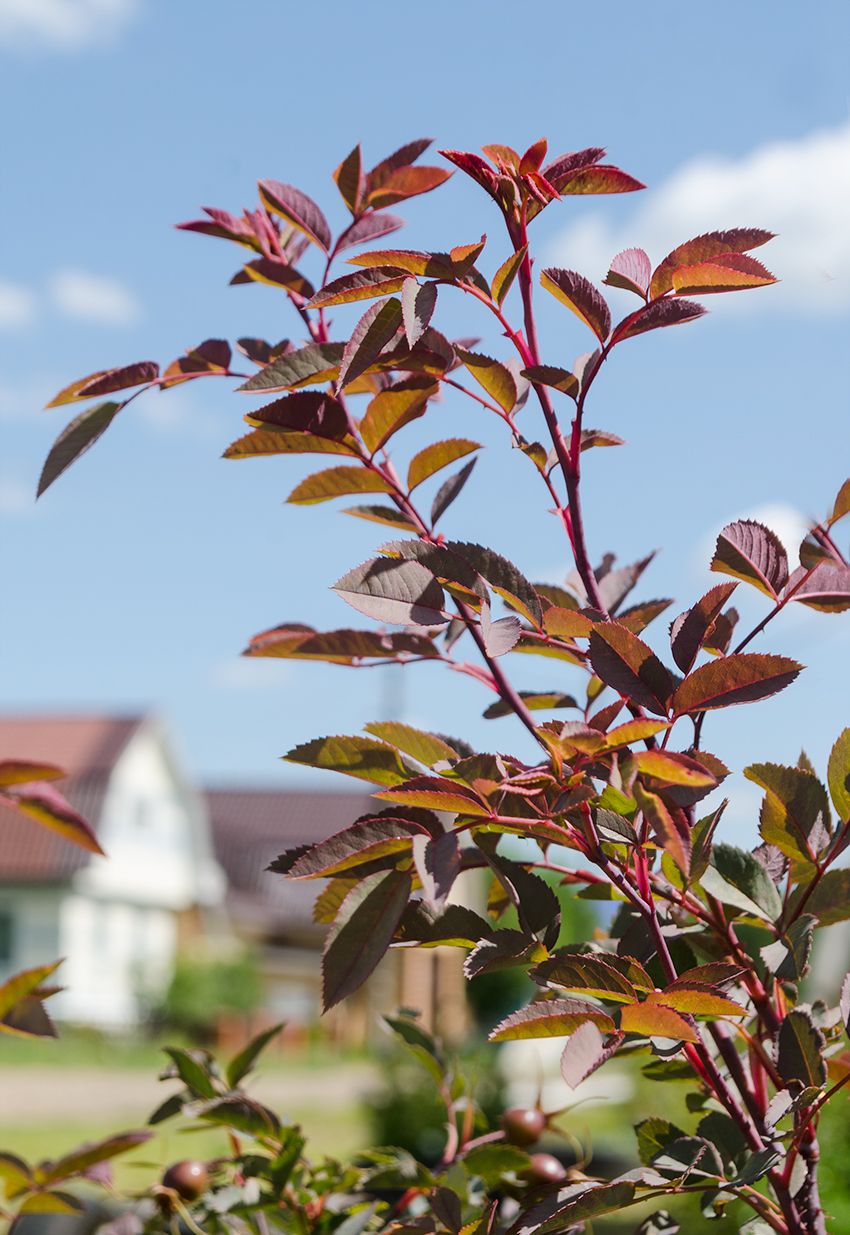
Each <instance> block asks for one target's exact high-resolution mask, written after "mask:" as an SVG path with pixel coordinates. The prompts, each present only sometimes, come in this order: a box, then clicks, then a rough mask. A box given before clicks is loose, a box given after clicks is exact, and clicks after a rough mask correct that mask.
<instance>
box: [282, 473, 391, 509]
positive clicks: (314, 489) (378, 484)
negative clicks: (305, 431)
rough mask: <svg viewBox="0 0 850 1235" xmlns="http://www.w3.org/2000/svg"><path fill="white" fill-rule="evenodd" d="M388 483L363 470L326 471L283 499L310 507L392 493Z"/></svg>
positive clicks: (299, 485)
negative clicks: (357, 496)
mask: <svg viewBox="0 0 850 1235" xmlns="http://www.w3.org/2000/svg"><path fill="white" fill-rule="evenodd" d="M392 491H393V487H392V485H391V484H390V482H389V481H388V480H385V479H384V477H383V476H380V475H379V474H378V473H377V472H373V471H372V470H371V469H370V468H365V467H329V468H327V469H326V470H325V471H323V472H314V473H313V475H312V476H308V477H307V478H306V479H305V480H302V481H301V483H300V484H298V485H296V486H295V488H294V489H293V490H292V492H291V493H290V495H289V497H288V498H287V499H286V500H287V502H289V503H290V504H291V505H293V506H312V505H314V504H315V503H316V502H327V501H329V499H330V498H333V497H341V496H342V495H343V494H346V493H392Z"/></svg>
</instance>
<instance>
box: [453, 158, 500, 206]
mask: <svg viewBox="0 0 850 1235" xmlns="http://www.w3.org/2000/svg"><path fill="white" fill-rule="evenodd" d="M438 153H439V154H441V155H442V156H443V158H444V159H448V160H449V162H450V163H454V165H455V167H459V168H460V170H461V171H462V172H466V174H467V176H471V177H472V179H473V180H475V181H476V182H477V183H478V184H480V185H481V188H482V189H485V190H486V191H487V192H488V193H489V194H490V196H491V197H493V198H495V199H496V200H497V201H498V191H499V180H498V177H497V176H496V175H494V173H493V171H492V170H491V168H490V167H488V165H487V164H486V163H485V162H484V160H483V159H482V158H481V156H480V155H478V154H471V153H469V152H468V151H466V150H440V151H438Z"/></svg>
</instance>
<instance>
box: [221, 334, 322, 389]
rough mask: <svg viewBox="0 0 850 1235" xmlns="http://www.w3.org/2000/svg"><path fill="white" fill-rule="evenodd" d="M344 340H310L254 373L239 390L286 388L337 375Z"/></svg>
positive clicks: (317, 381)
mask: <svg viewBox="0 0 850 1235" xmlns="http://www.w3.org/2000/svg"><path fill="white" fill-rule="evenodd" d="M344 350H345V344H344V343H310V344H308V345H307V347H302V348H300V349H299V350H298V351H297V352H289V353H288V354H287V355H285V356H280V357H278V359H277V360H273V361H272V363H271V364H269V365H266V367H265V368H264V369H261V370H260V372H259V373H255V374H254V376H253V377H252V378H249V379H248V381H247V382H245V384H244V385H242V386H239V387H238V389H239V390H244V391H247V392H249V393H250V392H252V391H255V390H286V389H287V388H288V387H292V388H294V387H296V386H314V385H317V384H319V383H321V382H327V381H330V380H331V379H332V378H334V377H336V376H337V373H338V372H339V366H340V364H341V363H342V354H343V351H344Z"/></svg>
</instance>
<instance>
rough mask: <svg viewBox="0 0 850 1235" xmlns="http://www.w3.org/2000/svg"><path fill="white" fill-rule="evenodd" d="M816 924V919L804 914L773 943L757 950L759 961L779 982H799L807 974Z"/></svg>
mask: <svg viewBox="0 0 850 1235" xmlns="http://www.w3.org/2000/svg"><path fill="white" fill-rule="evenodd" d="M817 924H818V922H817V918H815V917H812V915H811V914H810V913H804V914H802V916H801V917H799V918H798V919H797V921H796V922H792V923H791V925H790V926H789V927H788V930H787V931H785V933H784V934H783V935H782V936H781V938H779V939H777V940H776V942H775V943H770V944H767V945H766V946H765V947H763V948H759V955H760V956H761V959H762V960H763V961H764V963H765V965H766V966H767V968H768V969H769V970H770V972H771V973H772V974H773V975H774V976H775V977H777V978H779V980H780V981H781V982H800V981H801V980H802V979H803V978H804V977H805V976H806V974H807V973H808V972H809V964H808V961H809V953H810V952H811V950H812V932H813V930H814V928H815V927H816V926H817Z"/></svg>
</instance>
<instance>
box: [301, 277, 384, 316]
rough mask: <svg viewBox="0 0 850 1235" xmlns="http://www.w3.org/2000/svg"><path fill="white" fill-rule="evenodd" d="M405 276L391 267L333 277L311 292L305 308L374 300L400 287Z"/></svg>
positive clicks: (320, 307) (325, 307) (324, 307)
mask: <svg viewBox="0 0 850 1235" xmlns="http://www.w3.org/2000/svg"><path fill="white" fill-rule="evenodd" d="M406 277H407V276H406V275H405V273H404V271H393V269H392V267H377V268H376V269H370V270H357V271H355V272H354V274H346V275H343V276H342V278H339V279H334V281H333V282H332V283H328V284H327V285H326V286H325V287H323V288H320V289H319V291H317V292H316V293H315V295H313V294H312V292H311V299H310V300H309V302H308V304H307V305H306V308H308V309H327V308H329V307H330V306H331V305H335V304H351V303H353V302H354V301H355V300H374V299H375V297H377V296H388V295H390V293H391V292H397V291H399V290H400V289H401V285H402V284H403V283H404V280H405V278H406Z"/></svg>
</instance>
